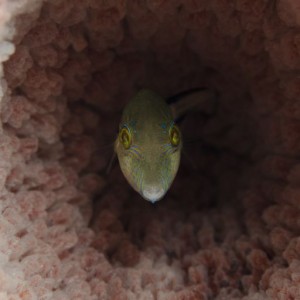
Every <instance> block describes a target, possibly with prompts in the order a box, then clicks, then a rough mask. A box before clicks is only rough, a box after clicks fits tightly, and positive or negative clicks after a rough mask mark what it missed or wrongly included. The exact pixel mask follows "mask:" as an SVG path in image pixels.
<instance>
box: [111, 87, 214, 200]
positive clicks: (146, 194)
mask: <svg viewBox="0 0 300 300" xmlns="http://www.w3.org/2000/svg"><path fill="white" fill-rule="evenodd" d="M197 93H200V95H198V96H196V97H195V95H194V94H195V93H192V94H193V97H190V94H189V93H183V94H180V95H179V96H178V97H174V99H175V100H176V101H173V102H174V103H173V104H170V105H168V104H167V102H166V101H165V100H164V99H163V98H162V97H160V96H159V95H157V94H156V93H154V92H153V91H151V90H146V89H143V90H141V91H139V92H138V93H137V94H136V95H135V97H133V98H132V99H131V101H130V102H129V103H128V104H127V106H126V107H125V109H124V111H123V114H122V119H121V122H120V126H119V134H118V137H117V139H116V141H115V145H114V148H115V152H116V154H117V156H118V160H119V164H120V167H121V170H122V172H123V174H124V176H125V178H126V179H127V181H128V182H129V184H130V185H131V186H132V187H133V189H134V190H136V191H137V192H138V193H140V195H141V196H142V197H143V198H144V199H146V200H148V201H151V202H156V201H158V200H160V199H162V198H163V197H164V195H165V194H166V192H167V191H168V189H169V188H170V186H171V184H172V182H173V180H174V178H175V176H176V174H177V171H178V168H179V164H180V157H181V150H182V134H181V132H180V129H179V127H178V126H177V125H176V124H175V120H177V119H180V118H182V116H183V115H184V114H185V113H186V112H187V111H188V110H191V109H193V107H195V106H197V103H198V102H199V101H200V102H205V100H209V99H210V98H212V97H213V94H212V92H210V91H207V90H200V91H197V92H196V94H197ZM177 98H185V101H180V102H179V101H177V100H178V99H177ZM174 99H173V100H174ZM195 99H198V100H195ZM203 100H204V101H203ZM170 102H172V98H171V101H170Z"/></svg>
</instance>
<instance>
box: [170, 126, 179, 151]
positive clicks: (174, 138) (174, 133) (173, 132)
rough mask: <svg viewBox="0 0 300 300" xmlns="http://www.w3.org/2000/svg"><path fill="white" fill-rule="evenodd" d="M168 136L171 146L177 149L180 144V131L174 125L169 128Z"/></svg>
mask: <svg viewBox="0 0 300 300" xmlns="http://www.w3.org/2000/svg"><path fill="white" fill-rule="evenodd" d="M169 136H170V142H171V145H172V146H174V147H177V146H178V145H179V144H180V131H179V128H178V127H177V126H176V125H173V126H172V127H171V128H170V132H169Z"/></svg>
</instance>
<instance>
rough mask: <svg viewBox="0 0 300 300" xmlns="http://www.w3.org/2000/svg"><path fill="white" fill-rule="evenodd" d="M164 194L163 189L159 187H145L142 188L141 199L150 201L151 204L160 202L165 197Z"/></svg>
mask: <svg viewBox="0 0 300 300" xmlns="http://www.w3.org/2000/svg"><path fill="white" fill-rule="evenodd" d="M165 193H166V191H165V189H164V188H163V187H161V186H147V187H144V188H143V190H142V191H141V194H142V196H143V198H145V199H146V200H148V201H151V202H152V203H154V202H156V201H158V200H160V199H161V198H162V197H163V196H164V195H165Z"/></svg>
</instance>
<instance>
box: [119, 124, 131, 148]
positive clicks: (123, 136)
mask: <svg viewBox="0 0 300 300" xmlns="http://www.w3.org/2000/svg"><path fill="white" fill-rule="evenodd" d="M119 140H120V143H121V144H122V145H123V146H124V148H125V149H126V150H127V149H129V148H130V146H131V142H132V140H131V134H130V132H129V130H128V128H126V127H123V128H122V129H121V130H120V133H119Z"/></svg>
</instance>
